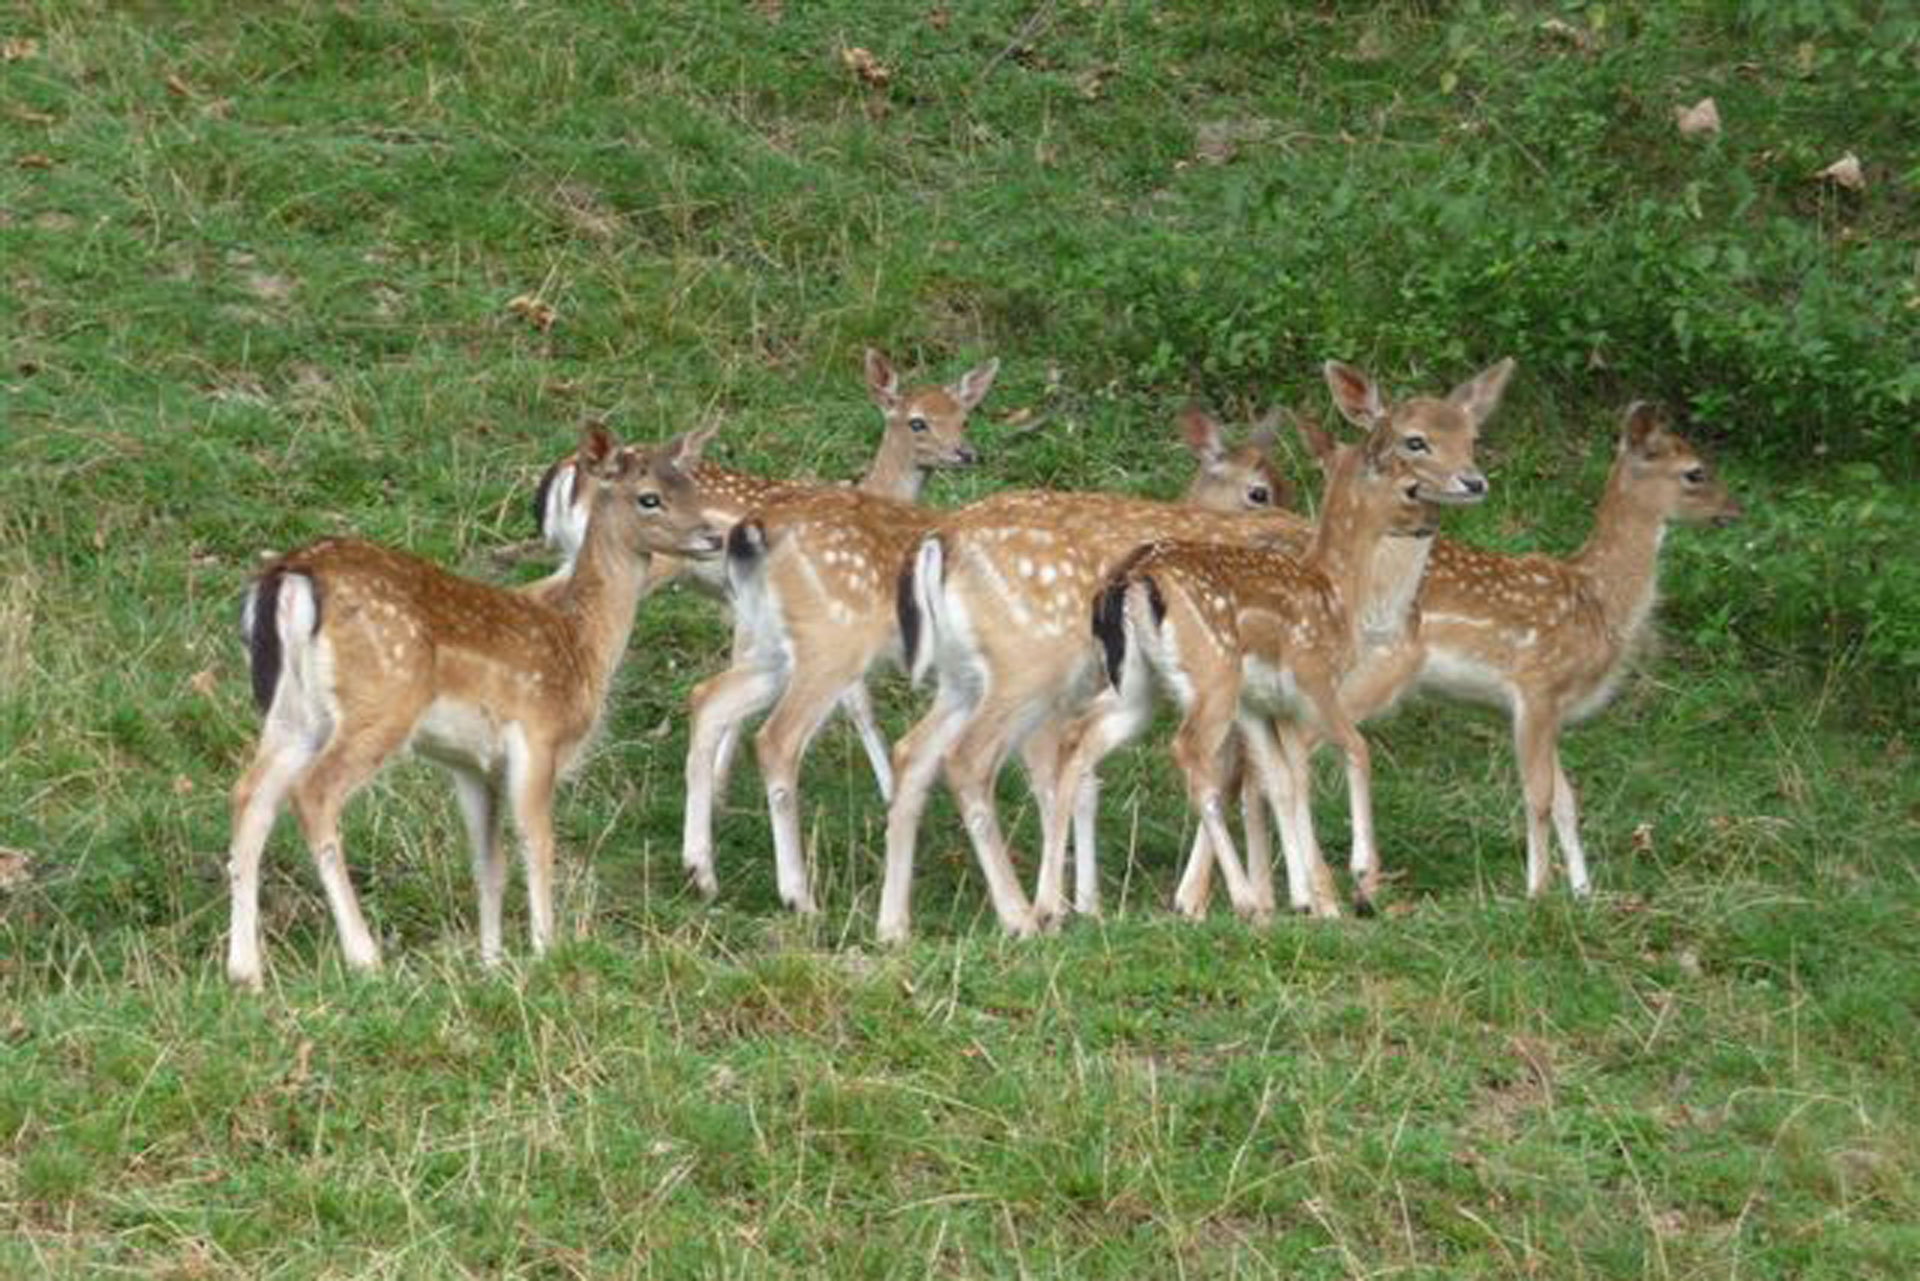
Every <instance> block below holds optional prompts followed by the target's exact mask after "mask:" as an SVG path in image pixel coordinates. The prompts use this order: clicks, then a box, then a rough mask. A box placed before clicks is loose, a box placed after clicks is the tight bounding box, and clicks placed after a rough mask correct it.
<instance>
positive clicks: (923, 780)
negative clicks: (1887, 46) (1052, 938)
mask: <svg viewBox="0 0 1920 1281" xmlns="http://www.w3.org/2000/svg"><path fill="white" fill-rule="evenodd" d="M1511 370H1512V362H1511V361H1502V362H1500V363H1499V364H1497V365H1495V366H1493V367H1492V368H1490V369H1488V370H1486V371H1485V372H1483V373H1482V374H1480V375H1479V376H1478V377H1477V378H1474V379H1472V380H1471V381H1469V382H1467V383H1464V384H1462V385H1461V386H1460V387H1458V388H1456V389H1455V390H1454V391H1453V393H1452V394H1451V395H1449V396H1448V397H1446V398H1444V399H1438V398H1431V397H1417V398H1415V399H1412V400H1409V401H1406V402H1404V403H1401V404H1395V405H1389V404H1388V403H1387V402H1386V400H1385V398H1384V397H1383V396H1382V395H1381V394H1380V392H1379V391H1378V389H1377V388H1376V387H1375V386H1374V384H1373V383H1372V381H1371V380H1369V379H1368V378H1367V377H1366V376H1365V375H1364V374H1361V373H1360V372H1359V371H1358V370H1354V369H1351V368H1349V367H1347V366H1344V365H1338V364H1333V365H1330V366H1329V367H1328V371H1327V376H1328V381H1329V384H1330V386H1332V387H1333V389H1334V391H1335V396H1336V400H1337V401H1339V402H1340V403H1341V404H1342V406H1343V409H1346V408H1348V406H1349V404H1351V409H1349V412H1351V413H1353V414H1355V415H1358V416H1362V417H1364V418H1365V419H1366V421H1367V422H1368V425H1369V426H1374V425H1377V424H1378V423H1380V422H1386V423H1388V424H1389V425H1390V426H1391V428H1392V430H1393V432H1394V435H1395V438H1396V442H1397V443H1396V448H1398V449H1399V450H1400V451H1401V452H1402V453H1403V454H1404V455H1405V456H1406V457H1407V458H1408V460H1409V461H1410V462H1411V463H1412V464H1413V465H1414V466H1415V468H1416V471H1417V472H1418V474H1419V476H1420V481H1421V485H1422V487H1423V489H1425V490H1426V491H1427V492H1429V493H1430V494H1433V495H1438V496H1450V497H1465V496H1472V495H1476V494H1479V493H1483V492H1484V491H1485V488H1486V480H1485V478H1484V477H1482V476H1481V475H1480V473H1479V472H1478V471H1477V470H1476V469H1475V468H1474V467H1473V445H1474V440H1475V438H1476V436H1477V434H1478V429H1479V426H1480V423H1481V422H1482V421H1483V420H1484V419H1485V417H1486V416H1487V414H1489V413H1491V412H1492V409H1493V407H1494V405H1495V404H1496V403H1497V402H1498V400H1499V397H1500V392H1501V390H1502V389H1503V388H1504V387H1505V385H1506V379H1507V376H1508V374H1509V373H1510V372H1511ZM1309 529H1310V526H1309V525H1308V524H1307V522H1306V521H1304V520H1303V519H1301V518H1300V517H1298V516H1294V515H1293V514H1291V513H1272V514H1264V515H1263V514H1257V513H1256V514H1249V515H1243V516H1225V515H1216V514H1210V513H1205V512H1196V511H1193V510H1192V509H1189V508H1182V507H1177V506H1173V505H1170V504H1165V503H1151V502H1147V501H1145V500H1142V499H1132V498H1123V497H1120V496H1117V495H1111V494H1073V493H1051V492H1027V493H1011V494H1002V495H996V496H995V497H993V498H988V499H986V500H984V501H982V502H979V503H975V504H974V505H972V506H971V507H967V508H965V509H963V510H961V511H959V512H956V513H954V514H953V515H952V516H951V517H950V518H949V519H948V520H946V521H944V522H943V523H942V525H941V527H940V530H939V531H938V533H937V534H936V535H935V536H933V537H929V538H926V539H924V540H923V541H922V542H921V543H920V545H919V547H918V549H917V550H916V551H915V553H914V556H913V559H912V561H911V562H910V563H909V564H908V565H907V567H906V568H905V570H904V571H903V582H902V585H901V590H900V607H901V612H902V615H903V620H904V621H903V626H902V632H903V635H904V636H905V637H906V640H907V649H908V653H909V657H910V659H911V662H912V666H913V670H914V671H915V673H916V675H917V674H920V673H922V672H924V671H926V670H929V669H931V670H934V671H936V672H937V673H938V679H939V683H938V689H937V692H936V696H935V699H934V705H933V707H932V709H931V710H930V711H929V712H928V713H927V714H926V716H924V717H923V718H922V719H921V720H920V722H919V724H917V725H916V726H915V727H914V729H913V730H912V731H911V732H910V733H909V734H908V735H907V736H906V737H905V738H903V739H902V740H901V741H900V742H899V743H898V744H896V746H895V748H894V770H895V779H896V785H895V791H894V797H893V802H892V804H891V806H890V808H889V811H888V815H887V870H886V878H885V884H884V885H883V887H882V890H881V901H880V916H879V922H878V927H877V930H878V934H879V937H880V938H881V939H882V940H883V941H897V940H899V939H902V938H904V937H905V935H906V932H907V926H908V915H909V895H910V889H911V884H912V875H913V857H914V846H915V842H916V838H917V830H918V827H919V820H920V815H921V813H922V811H923V810H924V808H925V805H926V800H927V795H928V793H929V791H930V790H931V788H932V785H933V781H934V776H935V774H936V773H937V772H939V771H941V770H943V769H944V771H945V774H946V778H947V782H948V785H949V786H950V787H951V788H952V789H953V790H954V792H955V795H956V797H957V798H958V801H959V805H960V810H961V814H962V819H963V821H964V822H965V824H966V827H967V834H968V836H969V837H970V838H971V840H972V842H973V846H974V852H975V854H976V856H977V858H978V860H979V862H980V865H981V870H982V872H983V873H984V875H985V878H986V882H987V888H988V892H989V894H990V895H991V896H992V898H993V903H994V909H995V913H996V915H997V916H998V917H999V919H1000V923H1001V925H1002V926H1003V927H1004V928H1005V929H1007V930H1008V931H1010V932H1013V933H1020V934H1025V933H1031V932H1032V931H1033V929H1034V928H1035V927H1036V925H1037V924H1040V923H1043V922H1041V921H1036V919H1035V916H1034V912H1033V910H1032V909H1031V908H1030V907H1029V906H1028V903H1027V900H1026V896H1025V894H1024V893H1023V892H1022V891H1021V889H1020V886H1019V884H1018V881H1017V879H1016V878H1015V875H1014V871H1013V863H1012V859H1011V855H1010V852H1009V851H1008V849H1007V847H1006V842H1005V839H1004V837H1003V836H1002V835H1001V831H1000V826H999V819H998V815H997V813H996V812H995V808H994V803H993V782H994V779H995V777H996V776H997V775H998V773H999V770H1000V766H1001V764H1002V762H1003V761H1004V760H1005V758H1006V756H1007V754H1008V753H1009V752H1010V751H1012V750H1014V749H1015V748H1016V747H1017V748H1018V749H1019V750H1020V752H1021V754H1022V756H1023V758H1024V760H1025V763H1026V766H1027V772H1028V775H1029V778H1030V780H1031V781H1032V783H1033V785H1034V792H1035V799H1036V804H1037V808H1038V810H1039V813H1040V820H1041V826H1042V829H1043V831H1051V830H1052V828H1051V825H1052V824H1055V823H1063V822H1066V821H1067V820H1068V817H1069V816H1068V815H1067V814H1065V813H1063V812H1058V811H1056V810H1055V806H1054V799H1055V788H1054V785H1053V780H1054V775H1055V773H1056V772H1057V771H1058V769H1059V751H1060V735H1061V731H1062V729H1063V728H1064V719H1065V717H1067V716H1069V715H1072V714H1074V713H1076V712H1077V711H1078V710H1080V708H1081V707H1083V706H1084V704H1085V702H1086V700H1087V699H1088V698H1090V697H1091V696H1092V695H1093V693H1094V692H1095V688H1094V684H1095V682H1094V676H1095V674H1096V673H1097V671H1098V666H1099V651H1098V648H1097V647H1096V646H1095V645H1094V644H1093V637H1092V636H1091V634H1090V633H1089V631H1088V628H1087V618H1088V613H1089V611H1090V609H1091V608H1092V604H1093V598H1094V594H1095V592H1096V591H1097V590H1098V589H1099V587H1100V586H1101V585H1102V584H1103V583H1104V581H1105V580H1106V578H1107V577H1108V575H1110V574H1111V573H1112V572H1113V570H1114V568H1115V567H1116V566H1117V565H1118V564H1119V563H1120V561H1121V559H1122V558H1124V557H1125V556H1126V555H1127V554H1129V553H1130V552H1132V551H1133V550H1134V549H1135V548H1136V547H1138V546H1140V545H1141V544H1143V543H1148V542H1153V541H1156V540H1160V539H1180V540H1183V541H1197V542H1215V543H1226V544H1237V545H1249V546H1262V545H1276V544H1277V545H1280V546H1294V547H1302V546H1304V545H1305V543H1306V541H1307V538H1308V536H1309V535H1308V531H1309ZM1377 587H1378V590H1379V591H1380V592H1391V591H1392V590H1395V588H1394V585H1391V584H1387V583H1385V582H1381V583H1378V584H1377ZM1363 612H1364V613H1365V614H1367V615H1368V616H1371V613H1372V612H1373V606H1371V605H1369V606H1367V607H1365V609H1364V611H1363ZM1089 778H1091V776H1089ZM1093 807H1094V797H1093V792H1092V788H1091V786H1088V787H1085V788H1082V789H1081V791H1080V792H1079V793H1078V794H1077V795H1076V796H1075V798H1074V804H1073V808H1072V814H1071V819H1072V822H1073V825H1074V844H1075V848H1076V849H1077V850H1084V851H1087V853H1086V855H1085V857H1084V861H1083V862H1078V863H1077V864H1076V865H1077V866H1079V867H1081V868H1083V869H1087V868H1091V867H1092V866H1093V859H1092V849H1093V817H1094V815H1093ZM1095 893H1096V890H1095V887H1094V885H1093V884H1092V883H1091V879H1090V878H1082V879H1080V880H1079V881H1078V883H1077V885H1076V900H1077V901H1081V902H1088V901H1090V900H1091V899H1092V897H1093V895H1094V894H1095ZM1047 906H1048V907H1049V909H1051V910H1060V909H1058V908H1057V907H1056V906H1055V905H1047ZM1042 915H1043V916H1046V915H1047V913H1046V912H1043V913H1042Z"/></svg>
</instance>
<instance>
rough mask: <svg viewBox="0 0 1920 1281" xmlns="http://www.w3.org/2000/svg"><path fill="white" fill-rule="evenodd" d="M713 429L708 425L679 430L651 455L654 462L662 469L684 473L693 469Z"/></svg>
mask: <svg viewBox="0 0 1920 1281" xmlns="http://www.w3.org/2000/svg"><path fill="white" fill-rule="evenodd" d="M715 430H716V428H714V427H712V426H708V427H702V428H700V429H699V430H697V431H687V432H681V433H680V434H679V435H678V436H675V437H674V438H673V439H672V440H670V441H668V442H667V443H666V444H664V445H662V446H660V449H659V451H658V452H657V453H655V454H654V456H653V461H654V463H655V464H656V465H657V466H658V468H659V469H660V470H662V471H667V472H675V473H678V474H680V475H682V476H684V475H686V473H687V472H689V471H691V470H692V469H693V465H694V464H695V463H697V462H699V461H700V450H701V449H702V448H703V447H704V446H705V445H706V443H707V441H708V440H709V439H710V438H711V437H712V436H713V433H714V431H715Z"/></svg>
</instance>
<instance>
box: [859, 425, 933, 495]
mask: <svg viewBox="0 0 1920 1281" xmlns="http://www.w3.org/2000/svg"><path fill="white" fill-rule="evenodd" d="M926 479H927V473H926V472H925V471H924V470H922V468H921V467H920V466H919V464H917V463H915V462H914V460H913V438H912V437H911V436H908V435H907V434H906V433H904V432H899V431H895V430H893V428H892V427H891V426H889V427H888V428H887V430H886V432H885V433H884V434H883V435H882V436H881V437H880V452H879V453H877V454H875V455H874V456H873V466H871V467H869V468H867V474H866V475H865V476H864V477H862V478H861V481H860V486H859V487H860V489H861V490H862V491H863V492H865V493H869V494H873V495H875V496H876V497H880V498H891V499H894V500H896V501H898V502H903V503H917V502H919V501H920V486H921V485H922V484H924V483H925V482H926Z"/></svg>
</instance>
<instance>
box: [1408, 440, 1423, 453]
mask: <svg viewBox="0 0 1920 1281" xmlns="http://www.w3.org/2000/svg"><path fill="white" fill-rule="evenodd" d="M1406 445H1407V452H1408V453H1413V454H1424V453H1426V452H1427V438H1426V437H1425V436H1409V437H1407V440H1406Z"/></svg>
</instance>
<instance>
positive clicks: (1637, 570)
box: [1573, 457, 1667, 633]
mask: <svg viewBox="0 0 1920 1281" xmlns="http://www.w3.org/2000/svg"><path fill="white" fill-rule="evenodd" d="M1631 467H1632V463H1631V461H1630V460H1629V459H1627V458H1624V457H1622V458H1620V459H1619V460H1617V461H1616V462H1615V463H1614V465H1613V470H1612V472H1610V473H1609V474H1608V476H1607V489H1606V493H1605V494H1604V495H1602V496H1601V499H1600V508H1599V510H1598V511H1597V512H1596V513H1595V514H1594V521H1593V533H1592V534H1590V535H1589V536H1588V537H1587V541H1586V545H1585V546H1583V547H1582V548H1581V549H1580V550H1579V552H1577V553H1576V554H1575V555H1574V557H1573V564H1574V566H1575V567H1576V568H1578V569H1579V570H1581V571H1582V572H1583V573H1584V574H1585V575H1586V578H1587V580H1588V582H1590V583H1591V584H1592V586H1593V593H1594V597H1595V599H1597V600H1598V601H1599V603H1600V608H1601V611H1602V613H1604V614H1605V615H1606V620H1607V625H1608V627H1609V628H1611V629H1612V630H1614V631H1615V632H1622V633H1631V632H1633V631H1635V630H1637V629H1638V627H1639V625H1640V624H1641V623H1642V622H1643V621H1644V620H1645V619H1646V616H1647V610H1648V607H1649V606H1650V605H1651V604H1652V602H1653V590H1654V579H1655V575H1656V573H1657V571H1658V564H1659V555H1660V544H1661V541H1662V540H1663V539H1664V538H1665V537H1666V532H1667V513H1666V512H1665V511H1664V510H1663V509H1662V508H1661V507H1660V506H1658V505H1657V504H1656V503H1655V502H1652V501H1650V500H1649V496H1648V495H1646V494H1644V493H1639V492H1636V490H1635V488H1634V486H1633V484H1632V481H1631V477H1630V476H1629V470H1630V469H1631Z"/></svg>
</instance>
